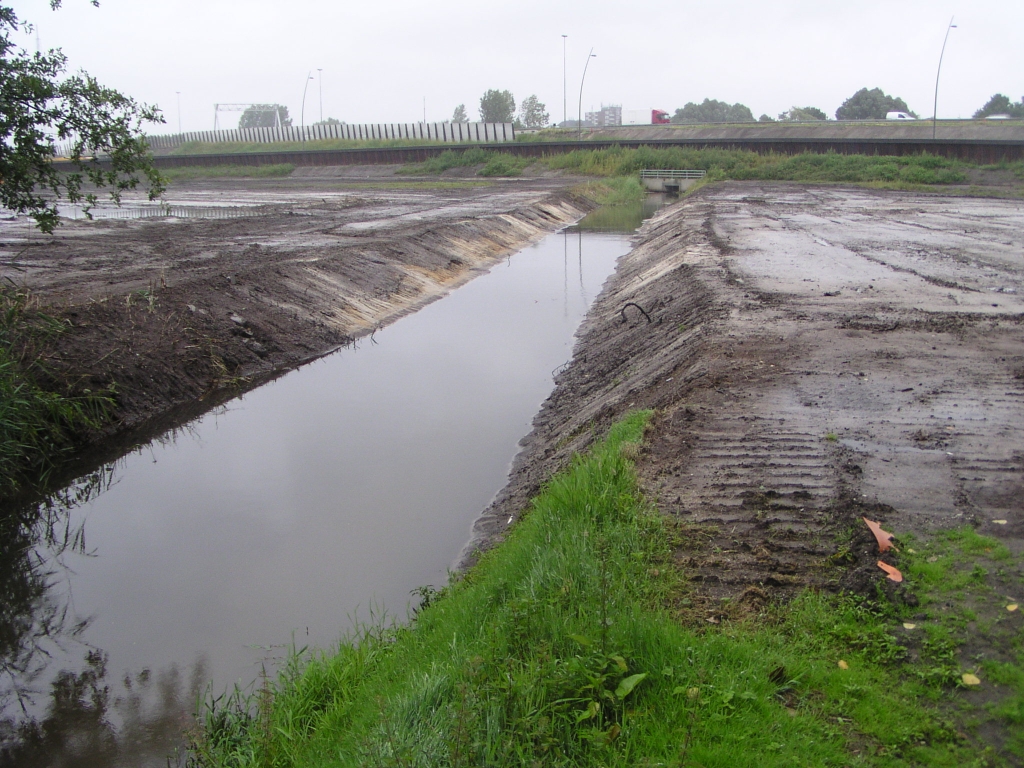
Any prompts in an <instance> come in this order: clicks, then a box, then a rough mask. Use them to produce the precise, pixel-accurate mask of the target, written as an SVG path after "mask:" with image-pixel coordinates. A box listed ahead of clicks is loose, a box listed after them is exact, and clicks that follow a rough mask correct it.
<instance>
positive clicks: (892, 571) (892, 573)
mask: <svg viewBox="0 0 1024 768" xmlns="http://www.w3.org/2000/svg"><path fill="white" fill-rule="evenodd" d="M878 567H879V568H881V569H882V570H883V571H885V573H886V574H887V575H888V577H889V578H890V579H892V580H893V581H895V582H900V581H903V574H902V573H900V571H899V568H893V567H892V566H891V565H889V564H888V563H883V562H882V561H881V560H879V561H878Z"/></svg>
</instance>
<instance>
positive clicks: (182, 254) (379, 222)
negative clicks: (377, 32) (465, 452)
mask: <svg viewBox="0 0 1024 768" xmlns="http://www.w3.org/2000/svg"><path fill="white" fill-rule="evenodd" d="M237 184H238V185H240V187H241V188H229V189H228V190H227V191H225V190H224V189H221V188H218V187H217V186H216V185H207V186H205V187H203V186H200V187H198V188H195V189H192V190H191V191H189V190H186V194H185V201H186V203H193V204H195V203H197V202H198V203H199V204H209V202H210V198H211V197H212V198H214V199H213V202H214V203H216V204H220V205H227V204H232V203H238V202H239V200H241V201H242V202H243V203H245V204H250V205H251V204H252V203H253V202H255V203H257V204H259V206H260V207H259V211H260V215H258V216H247V217H244V218H235V219H184V220H182V219H163V220H151V219H149V220H141V221H95V222H69V223H68V224H67V225H66V226H64V227H63V228H62V229H61V230H60V231H59V233H58V236H57V237H54V238H50V237H46V236H43V235H40V234H39V233H38V232H34V231H33V230H31V229H30V228H29V227H28V226H27V225H25V224H22V225H20V227H19V226H18V225H12V224H6V225H4V227H3V230H2V232H0V235H2V236H3V238H4V240H5V242H2V243H0V267H2V268H3V269H2V273H0V277H3V278H5V282H8V283H14V284H15V285H17V286H18V289H19V290H23V291H28V292H29V293H30V295H31V296H32V306H33V307H35V308H39V309H41V310H42V311H44V312H46V313H48V314H50V315H52V316H54V317H56V318H57V319H59V320H60V321H61V323H62V324H63V326H64V329H65V330H64V332H63V333H62V334H60V335H59V336H58V337H56V338H55V339H54V341H53V342H52V344H51V345H50V346H49V347H48V348H47V350H46V354H47V360H46V364H47V367H48V369H49V371H50V372H51V376H52V378H53V381H52V382H51V384H52V386H54V387H64V386H69V387H70V389H71V390H72V391H83V390H92V391H97V390H101V389H103V388H105V387H113V389H114V391H115V392H116V409H115V413H114V416H115V419H114V421H113V422H112V423H111V424H110V426H109V427H108V428H107V429H106V430H105V431H104V433H103V434H101V435H97V436H95V438H96V439H97V440H102V441H103V445H104V446H105V448H107V449H109V451H108V452H112V453H114V454H116V453H118V452H119V451H121V450H123V449H124V447H125V446H124V444H123V441H122V440H121V439H120V438H121V436H126V440H127V441H128V442H129V443H130V442H134V441H135V440H139V439H146V438H148V437H150V436H151V435H152V434H153V433H155V432H159V431H161V430H163V429H165V428H166V427H168V426H172V425H173V424H174V423H180V422H181V421H183V420H185V419H187V418H190V417H193V416H195V415H197V414H198V413H200V412H202V411H203V410H205V409H206V408H208V407H210V406H211V405H213V404H216V403H217V402H220V401H223V400H224V399H226V398H228V397H232V396H234V395H236V394H238V393H239V392H240V391H244V390H245V389H247V388H250V387H252V386H255V385H257V384H259V383H261V382H263V381H266V380H267V379H268V378H270V377H273V376H276V375H278V374H280V373H281V372H283V371H286V370H289V369H291V368H294V367H296V366H298V365H300V364H302V363H304V362H307V361H309V360H311V359H313V358H316V357H319V356H321V355H324V354H326V353H328V352H330V351H332V350H334V349H336V348H337V347H339V346H341V345H345V344H348V343H351V342H352V341H353V340H354V339H356V338H358V337H359V336H362V335H364V334H369V333H372V332H373V331H374V330H375V329H376V328H379V327H381V326H382V325H386V324H388V323H390V322H393V321H394V320H395V319H397V318H398V317H400V316H402V315H403V314H406V313H408V312H412V311H415V310H416V309H417V308H419V307H421V306H423V305H424V304H425V303H428V302H430V301H433V300H435V299H437V298H439V297H440V296H442V295H444V294H445V293H446V292H448V291H450V290H451V289H453V288H454V287H456V286H458V285H460V284H461V283H463V282H465V281H467V280H469V279H471V278H472V277H474V276H475V275H477V274H480V273H481V272H482V271H486V270H487V269H488V268H490V266H491V265H493V264H494V263H495V261H496V260H498V259H500V258H501V257H504V256H506V255H507V254H509V253H512V252H514V251H516V250H518V249H521V248H522V247H523V246H525V245H527V244H529V243H531V242H533V241H535V240H537V239H539V238H540V237H542V236H543V235H544V234H546V233H548V232H550V231H552V230H555V229H557V228H559V227H561V226H564V225H566V224H568V223H571V222H572V221H574V220H576V219H578V218H579V217H580V216H582V215H583V214H585V213H586V212H587V211H588V210H590V209H592V208H593V207H594V205H593V203H592V202H591V201H590V200H588V199H585V198H581V197H578V196H575V195H573V194H570V193H568V192H566V191H565V189H564V187H565V183H564V182H561V183H560V184H559V185H553V184H549V185H546V186H545V185H544V184H534V185H532V186H529V185H517V186H514V187H513V186H502V185H495V186H494V187H490V188H485V189H478V188H473V189H469V190H443V191H431V190H427V191H423V192H401V193H392V194H382V193H375V195H366V194H353V193H343V194H339V193H338V192H337V191H336V190H331V189H329V188H324V190H323V191H322V192H318V191H317V190H315V189H313V190H311V189H309V188H308V186H309V183H308V182H303V190H302V191H301V192H298V193H297V192H295V191H292V190H290V189H289V190H285V191H284V192H283V193H282V192H279V191H277V190H276V189H275V188H273V187H270V186H269V185H268V186H265V187H264V188H259V185H258V182H253V181H251V180H239V181H238V182H237ZM245 185H249V186H248V187H246V186H245ZM211 187H212V189H211ZM254 187H256V188H255V189H254ZM189 192H190V194H189ZM111 438H114V439H111Z"/></svg>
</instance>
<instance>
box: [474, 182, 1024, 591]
mask: <svg viewBox="0 0 1024 768" xmlns="http://www.w3.org/2000/svg"><path fill="white" fill-rule="evenodd" d="M1022 293H1024V205H1022V203H1021V202H1019V201H1008V200H980V199H953V198H943V197H939V196H927V195H911V194H905V193H896V192H876V191H869V190H859V189H842V188H836V187H819V188H815V187H807V186H800V185H763V184H762V185H751V184H738V183H737V184H725V185H720V186H715V187H710V188H705V189H704V190H701V191H700V192H698V193H697V194H696V195H694V196H693V197H691V198H689V199H687V200H685V201H683V202H680V203H678V204H676V205H674V206H672V207H671V208H668V209H665V210H663V211H662V212H661V213H660V214H658V215H657V216H656V217H655V218H654V219H652V220H651V221H649V222H648V223H647V224H646V225H645V226H644V228H643V229H642V230H641V232H640V235H639V236H638V241H637V247H636V248H635V250H634V251H633V252H632V253H630V254H629V255H628V256H626V257H624V258H623V260H622V261H621V262H620V264H619V268H618V272H617V274H616V275H615V276H614V277H613V278H612V280H611V281H610V283H609V284H608V285H606V287H605V291H604V292H603V294H602V295H601V296H600V297H599V299H598V301H597V303H596V304H595V306H594V308H593V309H592V310H591V314H590V317H589V319H588V321H587V324H586V325H585V327H584V328H583V329H582V331H581V335H580V339H579V341H578V344H577V348H576V350H575V354H574V361H573V363H572V365H571V366H570V367H569V368H568V370H566V371H565V372H564V373H563V374H562V375H561V376H560V378H559V380H558V386H557V388H556V391H555V392H554V394H553V395H552V396H551V398H550V399H549V400H548V402H547V403H546V404H545V406H544V408H543V410H542V411H541V413H540V414H539V415H538V417H537V419H536V421H535V424H534V430H533V432H532V433H531V435H530V436H529V437H528V438H526V439H525V440H524V450H523V452H522V454H521V455H520V456H519V457H518V459H517V461H516V463H515V466H514V468H513V473H512V480H511V482H510V484H509V486H508V487H507V488H506V489H505V490H504V491H503V492H502V494H501V495H500V496H499V497H498V499H497V500H496V501H495V503H494V505H493V506H492V508H491V509H490V510H488V513H487V514H486V515H484V517H483V518H481V520H480V521H479V523H478V525H477V528H476V539H475V540H474V542H473V543H472V544H471V546H469V547H467V549H466V551H465V552H464V554H463V562H467V561H468V560H470V559H471V555H472V552H473V549H474V548H475V547H478V546H480V545H484V546H486V544H487V543H488V542H489V541H491V540H496V539H498V538H500V536H501V531H502V530H504V528H505V527H506V526H507V523H508V520H509V518H510V517H514V516H515V515H517V514H519V510H520V509H522V507H523V505H524V503H525V500H526V499H527V498H528V497H529V495H530V494H531V493H533V492H534V491H535V489H536V488H537V487H538V486H539V484H540V483H541V482H542V481H543V480H544V479H545V478H546V477H547V476H548V475H549V474H550V473H551V472H552V471H554V469H556V468H557V467H559V466H562V465H563V464H564V462H565V461H566V460H567V459H568V457H569V456H570V455H571V454H572V452H573V451H577V450H581V449H582V448H584V447H585V446H586V445H587V444H588V443H589V442H590V440H591V439H592V436H593V435H594V434H596V433H598V432H600V429H595V428H599V427H602V426H605V425H607V423H609V422H610V421H612V420H613V419H615V418H616V417H618V416H620V415H621V414H622V413H623V412H625V411H626V410H627V409H629V408H642V407H647V408H657V409H659V410H658V416H657V418H656V421H655V424H654V430H653V433H652V435H651V440H650V445H649V449H648V450H647V452H646V454H645V455H643V456H642V457H641V459H640V461H639V468H640V470H641V472H642V475H643V481H644V484H645V486H646V489H647V492H648V493H649V495H650V497H651V499H652V500H653V501H654V502H655V503H656V504H657V506H658V507H659V508H660V509H661V510H662V511H663V512H665V513H668V514H669V515H671V516H672V518H673V519H674V520H675V521H677V523H678V524H679V526H680V530H681V532H682V535H681V537H680V539H681V543H680V545H679V548H678V551H677V558H678V560H679V562H680V564H681V565H682V566H684V567H685V569H686V572H687V574H689V575H690V577H691V578H692V579H693V580H694V581H695V583H696V585H697V586H698V590H699V591H700V592H701V593H702V594H703V595H705V596H706V597H707V598H708V599H709V600H712V599H713V600H715V601H717V600H719V599H720V598H723V597H729V598H733V599H734V601H733V604H736V603H742V602H743V601H744V600H748V601H755V602H756V601H759V600H764V599H767V598H770V597H778V596H785V595H787V594H794V593H795V592H796V591H797V590H799V589H800V588H803V587H807V586H811V587H821V586H833V587H835V586H845V587H849V588H851V589H856V590H865V589H867V588H869V586H870V585H872V584H874V583H877V582H878V580H879V576H880V571H878V569H877V568H876V566H875V560H876V559H877V557H875V556H874V554H873V552H874V550H873V548H872V546H871V539H870V536H869V535H868V534H867V531H866V529H864V530H863V531H862V530H861V529H863V526H862V525H860V527H858V523H859V518H860V516H861V515H868V516H869V517H871V518H872V519H881V520H882V521H883V522H884V523H885V524H886V526H887V529H888V530H893V531H896V532H902V533H907V532H916V533H921V532H928V531H930V530H935V529H938V528H949V527H954V526H957V525H960V524H963V523H970V524H972V525H975V526H977V527H978V529H979V530H980V531H981V532H983V533H985V534H988V535H993V536H996V537H998V538H999V539H1000V540H1001V541H1003V542H1005V543H1006V544H1007V545H1008V546H1010V547H1011V549H1012V550H1013V551H1015V552H1017V553H1020V552H1021V551H1022V550H1024V501H1022V500H1024V433H1022V429H1021V427H1022V426H1024V324H1022V320H1024V296H1022ZM641 309H642V310H643V313H646V315H647V316H649V318H650V321H648V320H647V318H646V317H645V315H644V314H643V313H642V312H641V311H640V310H641ZM994 520H1005V521H1007V522H1006V524H997V523H994V522H993V521H994ZM844 530H854V531H857V533H856V534H855V535H854V538H853V541H852V542H851V545H850V546H851V548H852V549H853V550H854V551H853V552H852V553H851V557H853V558H854V560H855V564H854V565H853V566H852V567H850V568H848V569H837V568H834V567H828V565H829V558H830V556H833V555H834V554H835V553H836V551H837V544H836V536H837V535H838V534H840V533H842V532H843V531H844ZM836 579H839V580H841V584H840V583H835V580H836ZM1007 579H1008V581H1007V584H1008V585H1010V586H1008V587H1007V588H1018V587H1019V586H1020V583H1021V574H1019V573H1017V574H1008V575H1007ZM708 604H709V605H710V604H711V603H710V602H709V603H708Z"/></svg>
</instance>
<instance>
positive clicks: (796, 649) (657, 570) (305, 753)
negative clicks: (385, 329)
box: [191, 413, 1020, 768]
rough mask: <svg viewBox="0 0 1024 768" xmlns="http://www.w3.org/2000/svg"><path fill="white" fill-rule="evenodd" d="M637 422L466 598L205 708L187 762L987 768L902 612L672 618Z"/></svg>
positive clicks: (439, 599) (584, 460)
mask: <svg viewBox="0 0 1024 768" xmlns="http://www.w3.org/2000/svg"><path fill="white" fill-rule="evenodd" d="M647 419H648V414H647V413H634V414H632V415H631V416H629V417H628V418H627V419H626V420H625V421H623V422H621V423H619V424H618V425H616V426H615V427H613V428H612V430H611V432H610V434H609V435H608V436H607V438H606V439H605V440H604V441H603V442H601V443H599V444H597V445H596V446H595V447H594V448H593V449H592V451H591V452H590V453H589V454H588V455H586V456H584V457H579V458H577V459H576V460H575V461H574V462H573V464H572V465H571V467H570V468H568V469H567V470H566V471H565V472H563V473H561V474H560V475H558V476H557V477H555V478H554V479H552V481H551V482H550V483H549V484H548V485H547V486H546V487H545V488H544V489H543V491H542V493H541V494H540V495H539V496H538V497H537V498H535V499H534V501H533V502H532V504H531V505H530V507H529V509H528V510H527V512H526V514H524V516H523V517H522V519H521V520H519V521H518V522H517V524H516V526H515V527H514V528H513V529H512V530H511V532H510V534H509V536H508V538H507V540H506V541H505V542H503V543H502V544H501V545H500V546H498V547H497V548H496V549H494V550H492V551H491V552H489V553H487V554H485V555H484V556H483V557H482V558H481V560H480V562H479V564H478V565H477V566H476V567H475V568H474V569H472V570H471V571H470V572H469V573H468V574H466V575H465V576H464V577H463V578H462V579H459V580H456V581H454V582H453V583H452V584H450V585H449V586H447V587H445V588H444V589H442V590H440V592H437V593H435V592H433V591H432V590H430V589H424V590H422V594H423V595H424V596H426V597H427V598H428V600H427V604H426V605H425V606H424V607H423V608H422V609H421V611H420V612H419V613H418V615H417V616H416V617H415V620H414V621H413V622H412V623H411V624H410V625H407V626H392V627H387V628H386V627H381V626H367V627H364V628H362V630H361V631H360V632H359V633H358V634H357V636H354V637H352V638H350V639H349V640H347V641H345V642H343V643H342V644H341V645H340V647H339V648H338V649H337V650H336V651H335V652H333V653H330V654H315V655H314V656H313V657H312V658H309V659H305V660H303V659H301V658H300V657H299V656H298V655H296V656H294V657H293V658H292V660H291V661H290V662H289V663H288V665H287V666H286V668H285V669H284V670H283V671H282V672H281V674H280V677H279V678H278V679H276V680H273V681H265V683H264V684H263V685H262V686H261V687H260V688H259V690H257V691H256V692H255V693H253V694H252V695H251V696H248V697H246V696H242V695H237V694H236V695H234V696H232V697H230V698H227V699H221V700H219V701H217V702H216V703H214V704H213V705H212V706H210V707H209V708H207V709H206V710H205V712H204V715H203V729H202V731H201V732H200V733H199V734H198V735H197V736H196V737H195V741H194V744H193V748H194V749H193V752H192V756H191V760H192V761H193V764H194V765H197V766H248V765H252V766H321V765H331V766H346V765H352V766H356V765H359V766H363V765H365V766H475V765H488V766H504V765H509V766H511V765H516V766H520V765H526V766H529V765H544V766H636V765H647V766H655V765H664V766H678V767H679V768H682V766H704V768H712V767H713V766H722V767H723V768H724V767H726V766H728V767H729V768H742V767H743V766H752V767H753V766H759V767H760V766H794V765H801V766H805V765H806V766H858V765H884V766H910V765H936V766H962V765H986V764H989V760H990V758H991V757H992V754H991V751H989V750H984V749H982V750H979V748H978V747H977V746H975V745H972V744H971V742H970V741H969V740H968V739H966V738H965V737H964V736H962V735H961V734H960V733H959V731H958V727H957V725H956V717H955V713H951V712H950V711H949V709H948V708H949V706H951V705H952V704H955V703H956V702H957V701H958V694H957V691H958V687H957V681H956V680H955V679H953V678H952V677H951V673H950V672H949V670H950V669H953V668H954V667H955V670H956V671H957V672H959V667H958V666H956V662H955V660H952V661H951V660H950V653H953V654H954V655H955V653H956V645H955V641H954V640H952V639H950V638H949V637H944V636H943V635H942V633H941V632H939V633H937V634H936V637H935V638H934V640H933V642H932V644H931V645H930V646H928V647H929V648H930V649H931V650H928V651H927V652H915V653H916V656H915V653H912V652H911V650H909V649H908V645H907V643H906V642H905V641H904V636H905V635H906V634H907V630H904V629H902V628H901V627H900V626H899V622H900V621H902V620H904V619H905V617H904V612H905V611H906V610H908V609H901V608H898V607H895V606H894V605H893V604H890V603H888V602H885V601H873V602H869V601H866V600H863V599H859V598H854V597H836V596H828V595H823V594H813V593H808V594H805V595H803V596H801V597H800V598H798V599H797V600H795V601H794V602H792V603H790V604H789V605H787V606H783V607H775V608H772V609H766V610H764V611H763V612H762V613H760V614H757V615H751V616H750V617H749V618H748V619H746V620H739V621H735V622H729V621H726V620H723V621H722V623H721V624H719V625H713V624H709V623H706V622H705V621H704V619H703V617H702V616H701V617H691V620H690V621H683V620H681V619H680V615H679V613H678V612H677V611H675V610H674V609H672V608H670V606H680V605H685V604H687V603H688V602H690V600H689V598H688V597H687V596H686V595H687V594H688V592H687V589H688V587H687V584H688V583H689V582H688V581H687V580H686V579H685V575H684V574H681V573H680V572H679V571H678V570H677V569H676V568H675V567H674V566H673V562H672V555H671V546H672V540H673V536H674V535H680V534H678V533H676V534H674V533H673V529H672V527H671V525H670V524H669V523H668V522H667V521H666V520H665V519H664V518H663V517H662V516H660V515H659V514H658V513H657V512H655V511H654V510H652V509H651V508H650V507H649V505H648V504H647V503H646V502H645V500H644V499H643V497H642V496H641V495H640V493H639V491H638V488H637V481H636V476H635V474H634V471H633V466H632V461H631V459H632V457H635V456H636V455H637V454H638V445H637V443H638V441H640V440H641V437H642V435H643V432H644V428H645V424H646V421H647ZM963 543H964V546H965V547H967V549H968V550H969V551H980V552H983V553H985V554H991V552H986V547H985V546H984V545H977V546H976V545H975V543H973V542H972V541H970V540H968V539H966V538H965V539H964V542H963ZM951 546H952V545H951ZM958 546H959V545H958ZM979 546H980V550H979V549H978V547H979ZM993 551H994V550H993ZM926 562H927V560H926ZM933 562H937V561H933ZM908 572H909V573H913V572H914V571H913V565H911V567H910V568H909V569H908ZM693 618H697V620H696V621H694V620H692V619H693ZM922 634H923V633H922ZM951 649H952V650H951ZM840 661H842V662H844V664H843V665H840V664H839V662H840ZM936 665H938V666H939V667H940V668H941V670H942V673H941V674H933V673H932V671H931V670H932V669H933V668H934V667H935V666H936ZM844 666H845V668H843V667H844ZM1018 672H1019V669H1018V667H1017V666H1014V665H1012V664H1011V665H1010V666H1009V667H1005V668H1004V667H999V668H998V669H997V668H993V669H992V674H998V675H1000V676H1001V677H1000V679H1002V680H1006V681H1009V682H1008V684H1012V685H1016V684H1018V682H1019V680H1020V675H1019V674H1018ZM1005 706H1006V707H1009V708H1011V710H1012V707H1013V706H1014V705H1013V704H1012V702H1011V703H1008V704H1006V705H1005ZM1014 712H1016V710H1012V711H1011V713H1010V715H1008V716H1012V715H1013V713H1014Z"/></svg>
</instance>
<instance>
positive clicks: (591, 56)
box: [576, 48, 597, 141]
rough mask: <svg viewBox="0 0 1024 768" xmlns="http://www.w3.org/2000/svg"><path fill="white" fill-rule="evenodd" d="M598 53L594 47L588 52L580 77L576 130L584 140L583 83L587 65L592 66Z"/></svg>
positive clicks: (579, 137)
mask: <svg viewBox="0 0 1024 768" xmlns="http://www.w3.org/2000/svg"><path fill="white" fill-rule="evenodd" d="M596 58H597V54H595V53H594V49H593V48H591V49H590V53H588V54H587V63H586V64H584V65H583V77H582V78H581V79H580V103H579V104H578V105H577V111H576V130H577V134H576V136H577V140H579V141H583V83H584V82H586V79H587V67H589V66H590V60H591V59H596Z"/></svg>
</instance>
